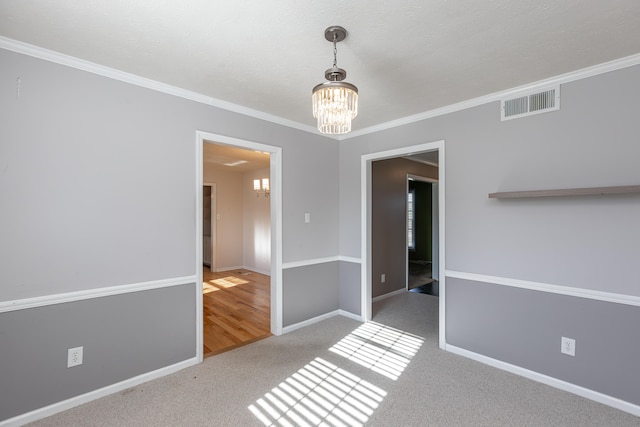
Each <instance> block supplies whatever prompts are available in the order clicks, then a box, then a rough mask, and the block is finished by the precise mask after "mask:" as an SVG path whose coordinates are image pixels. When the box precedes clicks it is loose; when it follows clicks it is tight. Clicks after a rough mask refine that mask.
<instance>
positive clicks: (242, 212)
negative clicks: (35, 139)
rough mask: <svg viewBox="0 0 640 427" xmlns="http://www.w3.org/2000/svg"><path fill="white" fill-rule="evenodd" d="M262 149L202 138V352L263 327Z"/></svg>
mask: <svg viewBox="0 0 640 427" xmlns="http://www.w3.org/2000/svg"><path fill="white" fill-rule="evenodd" d="M269 180H270V154H269V153H268V152H261V151H255V150H247V149H243V148H240V147H235V146H230V145H224V144H216V143H215V142H214V141H205V142H204V144H203V156H202V181H203V193H202V194H203V197H202V207H203V209H202V265H201V269H202V270H201V277H202V322H203V325H202V331H203V340H202V341H203V342H202V346H203V356H204V357H207V356H211V355H214V354H218V353H221V352H224V351H227V350H231V349H233V348H236V347H239V346H242V345H245V344H249V343H251V342H254V341H256V340H259V339H262V338H265V337H268V336H270V335H271V325H270V320H271V304H270V295H271V291H270V287H271V281H270V275H271V271H270V270H271V233H270V231H271V218H270V212H271V206H270V197H269V196H270V182H269Z"/></svg>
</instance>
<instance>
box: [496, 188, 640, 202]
mask: <svg viewBox="0 0 640 427" xmlns="http://www.w3.org/2000/svg"><path fill="white" fill-rule="evenodd" d="M631 193H640V185H622V186H617V187H590V188H561V189H558V190H531V191H502V192H499V193H489V198H490V199H516V198H527V197H567V196H602V195H605V194H631Z"/></svg>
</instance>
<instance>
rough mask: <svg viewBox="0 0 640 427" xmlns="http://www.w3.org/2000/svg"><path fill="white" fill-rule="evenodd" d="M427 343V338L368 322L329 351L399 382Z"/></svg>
mask: <svg viewBox="0 0 640 427" xmlns="http://www.w3.org/2000/svg"><path fill="white" fill-rule="evenodd" d="M422 343H424V339H423V338H421V337H419V336H417V335H412V334H409V333H407V332H404V331H401V330H399V329H394V328H390V327H388V326H385V325H381V324H379V323H375V322H367V323H365V324H363V325H362V326H360V327H359V328H358V329H356V330H355V331H353V332H352V333H350V334H349V335H347V336H346V337H344V338H343V339H342V340H340V342H338V343H337V344H336V345H334V346H333V347H331V348H330V349H329V351H331V352H333V353H336V354H339V355H340V356H343V357H346V358H347V359H349V360H351V361H352V362H355V363H357V364H359V365H361V366H364V367H366V368H369V369H371V370H372V371H374V372H377V373H379V374H381V375H384V376H385V377H387V378H391V379H392V380H397V379H398V378H399V377H400V375H401V374H402V372H403V371H404V370H405V368H406V367H407V366H408V365H409V362H411V359H412V358H413V356H415V354H416V353H417V352H418V350H419V349H420V347H421V346H422Z"/></svg>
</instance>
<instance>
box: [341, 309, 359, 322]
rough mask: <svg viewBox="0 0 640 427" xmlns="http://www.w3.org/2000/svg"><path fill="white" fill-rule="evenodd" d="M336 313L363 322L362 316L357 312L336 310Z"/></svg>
mask: <svg viewBox="0 0 640 427" xmlns="http://www.w3.org/2000/svg"><path fill="white" fill-rule="evenodd" d="M338 314H339V315H340V316H344V317H348V318H349V319H353V320H357V321H358V322H363V321H364V320H362V316H361V315H359V314H353V313H351V312H350V311H345V310H338Z"/></svg>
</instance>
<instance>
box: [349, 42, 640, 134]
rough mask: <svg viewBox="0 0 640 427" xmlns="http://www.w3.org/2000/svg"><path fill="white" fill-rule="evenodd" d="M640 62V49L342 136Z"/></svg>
mask: <svg viewBox="0 0 640 427" xmlns="http://www.w3.org/2000/svg"><path fill="white" fill-rule="evenodd" d="M639 64H640V53H637V54H635V55H631V56H626V57H624V58H619V59H614V60H613V61H609V62H605V63H602V64H598V65H594V66H591V67H587V68H583V69H581V70H576V71H571V72H569V73H565V74H561V75H559V76H554V77H550V78H548V79H544V80H539V81H536V82H533V83H527V84H525V85H522V86H517V87H514V88H511V89H506V90H503V91H500V92H495V93H491V94H488V95H483V96H479V97H477V98H473V99H468V100H466V101H462V102H458V103H456V104H451V105H447V106H445V107H441V108H436V109H433V110H429V111H425V112H423V113H418V114H414V115H411V116H407V117H403V118H401V119H397V120H392V121H389V122H385V123H381V124H379V125H374V126H370V127H367V128H364V129H360V130H356V131H353V132H351V133H349V134H348V135H345V136H343V137H341V138H340V140H341V141H342V140H347V139H350V138H355V137H358V136H362V135H367V134H370V133H374V132H380V131H382V130H387V129H392V128H395V127H399V126H404V125H407V124H410V123H415V122H419V121H422V120H426V119H431V118H434V117H438V116H443V115H445V114H449V113H454V112H456V111H461V110H466V109H467V108H473V107H477V106H480V105H483V104H488V103H490V102H495V101H500V100H501V99H504V98H509V97H512V96H517V95H518V94H520V93H522V92H529V91H535V90H537V89H541V88H546V87H548V86H553V85H560V84H563V83H569V82H573V81H576V80H582V79H586V78H587V77H593V76H597V75H599V74H604V73H608V72H610V71H616V70H620V69H623V68H627V67H632V66H634V65H639Z"/></svg>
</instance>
